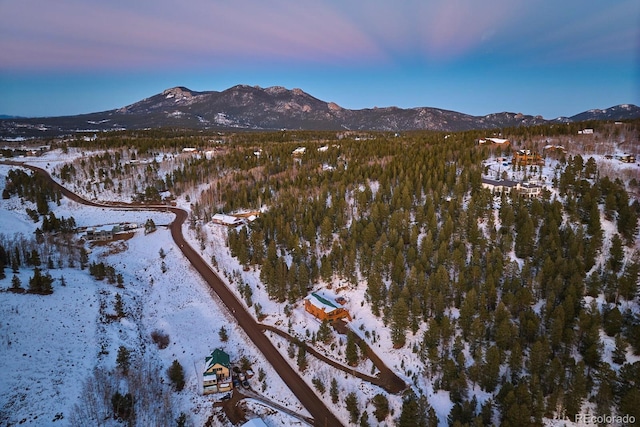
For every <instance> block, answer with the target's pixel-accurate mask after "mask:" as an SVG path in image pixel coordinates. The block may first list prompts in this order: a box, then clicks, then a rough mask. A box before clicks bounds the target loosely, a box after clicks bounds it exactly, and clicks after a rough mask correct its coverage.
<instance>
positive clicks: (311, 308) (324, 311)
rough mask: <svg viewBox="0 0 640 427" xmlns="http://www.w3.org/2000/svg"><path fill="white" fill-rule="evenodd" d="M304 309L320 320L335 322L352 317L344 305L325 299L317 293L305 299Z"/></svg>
mask: <svg viewBox="0 0 640 427" xmlns="http://www.w3.org/2000/svg"><path fill="white" fill-rule="evenodd" d="M304 309H305V310H306V311H307V312H308V313H311V314H312V315H313V316H315V317H316V318H317V319H319V320H323V321H324V320H328V321H330V322H331V321H334V320H338V319H345V318H346V319H349V320H351V315H350V314H349V312H348V311H347V309H345V308H344V307H343V306H342V304H340V303H338V302H337V301H335V300H331V299H329V298H326V297H323V296H321V295H319V294H317V293H315V292H312V293H311V294H310V295H309V296H307V297H306V298H305V299H304Z"/></svg>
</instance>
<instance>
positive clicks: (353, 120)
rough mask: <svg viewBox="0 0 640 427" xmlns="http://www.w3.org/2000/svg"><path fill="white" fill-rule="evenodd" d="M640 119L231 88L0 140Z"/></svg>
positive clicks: (175, 91) (2, 129)
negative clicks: (360, 103) (468, 110)
mask: <svg viewBox="0 0 640 427" xmlns="http://www.w3.org/2000/svg"><path fill="white" fill-rule="evenodd" d="M638 117H640V107H637V106H635V105H632V104H621V105H616V106H613V107H610V108H607V109H604V110H601V109H591V110H588V111H584V112H582V113H578V114H576V115H574V116H570V117H558V118H555V119H551V120H547V119H544V118H543V117H542V116H539V115H538V116H533V115H525V114H522V113H513V112H508V111H503V112H499V113H491V114H487V115H484V116H473V115H469V114H465V113H460V112H457V111H452V110H446V109H441V108H435V107H413V108H399V107H396V106H388V107H373V108H364V109H348V108H344V107H341V106H340V105H339V104H337V103H335V102H326V101H323V100H320V99H318V98H316V97H314V96H313V95H310V94H308V93H306V92H305V91H303V90H302V89H299V88H294V89H287V88H285V87H283V86H270V87H267V88H262V87H260V86H249V85H236V86H233V87H230V88H228V89H226V90H223V91H203V92H198V91H193V90H191V89H189V88H187V87H184V86H176V87H172V88H168V89H166V90H164V91H162V92H160V93H158V94H155V95H152V96H150V97H148V98H144V99H142V100H140V101H137V102H134V103H133V104H129V105H126V106H124V107H121V108H117V109H113V110H107V111H102V112H96V113H88V114H79V115H75V116H60V117H41V118H16V117H10V118H4V119H0V137H4V138H11V137H33V136H54V135H61V134H69V133H76V132H87V131H88V132H91V131H95V132H100V131H108V130H125V129H146V128H167V127H168V128H188V129H212V130H216V129H218V130H229V129H235V130H275V129H306V130H371V131H395V132H398V131H409V130H437V131H463V130H473V129H495V128H502V127H518V126H533V125H539V124H549V123H570V122H577V121H587V120H625V119H634V118H638Z"/></svg>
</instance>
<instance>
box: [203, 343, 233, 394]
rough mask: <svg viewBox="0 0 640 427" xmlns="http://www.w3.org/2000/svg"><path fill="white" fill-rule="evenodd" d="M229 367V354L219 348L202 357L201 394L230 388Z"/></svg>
mask: <svg viewBox="0 0 640 427" xmlns="http://www.w3.org/2000/svg"><path fill="white" fill-rule="evenodd" d="M230 367H231V363H230V359H229V355H228V354H227V353H225V352H224V351H222V350H221V349H219V348H218V349H215V350H214V351H213V352H212V353H211V354H210V355H209V356H207V357H206V358H205V359H204V373H203V375H202V387H203V394H210V393H218V392H221V391H229V390H231V388H232V382H231V370H230Z"/></svg>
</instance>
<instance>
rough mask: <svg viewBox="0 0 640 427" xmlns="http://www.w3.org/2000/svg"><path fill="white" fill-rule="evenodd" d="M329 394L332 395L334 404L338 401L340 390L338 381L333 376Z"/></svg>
mask: <svg viewBox="0 0 640 427" xmlns="http://www.w3.org/2000/svg"><path fill="white" fill-rule="evenodd" d="M329 395H330V396H331V402H332V403H333V404H336V403H338V398H339V397H340V393H339V391H338V381H337V380H336V379H335V378H331V387H330V388H329Z"/></svg>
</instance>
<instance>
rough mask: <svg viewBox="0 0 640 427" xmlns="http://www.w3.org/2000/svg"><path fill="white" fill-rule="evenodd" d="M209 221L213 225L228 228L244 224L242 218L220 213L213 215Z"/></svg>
mask: <svg viewBox="0 0 640 427" xmlns="http://www.w3.org/2000/svg"><path fill="white" fill-rule="evenodd" d="M211 221H212V222H213V223H215V224H220V225H228V226H230V227H235V226H238V225H242V224H243V223H244V221H243V219H242V218H238V217H236V216H231V215H225V214H220V213H218V214H215V215H214V216H213V218H211Z"/></svg>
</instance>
